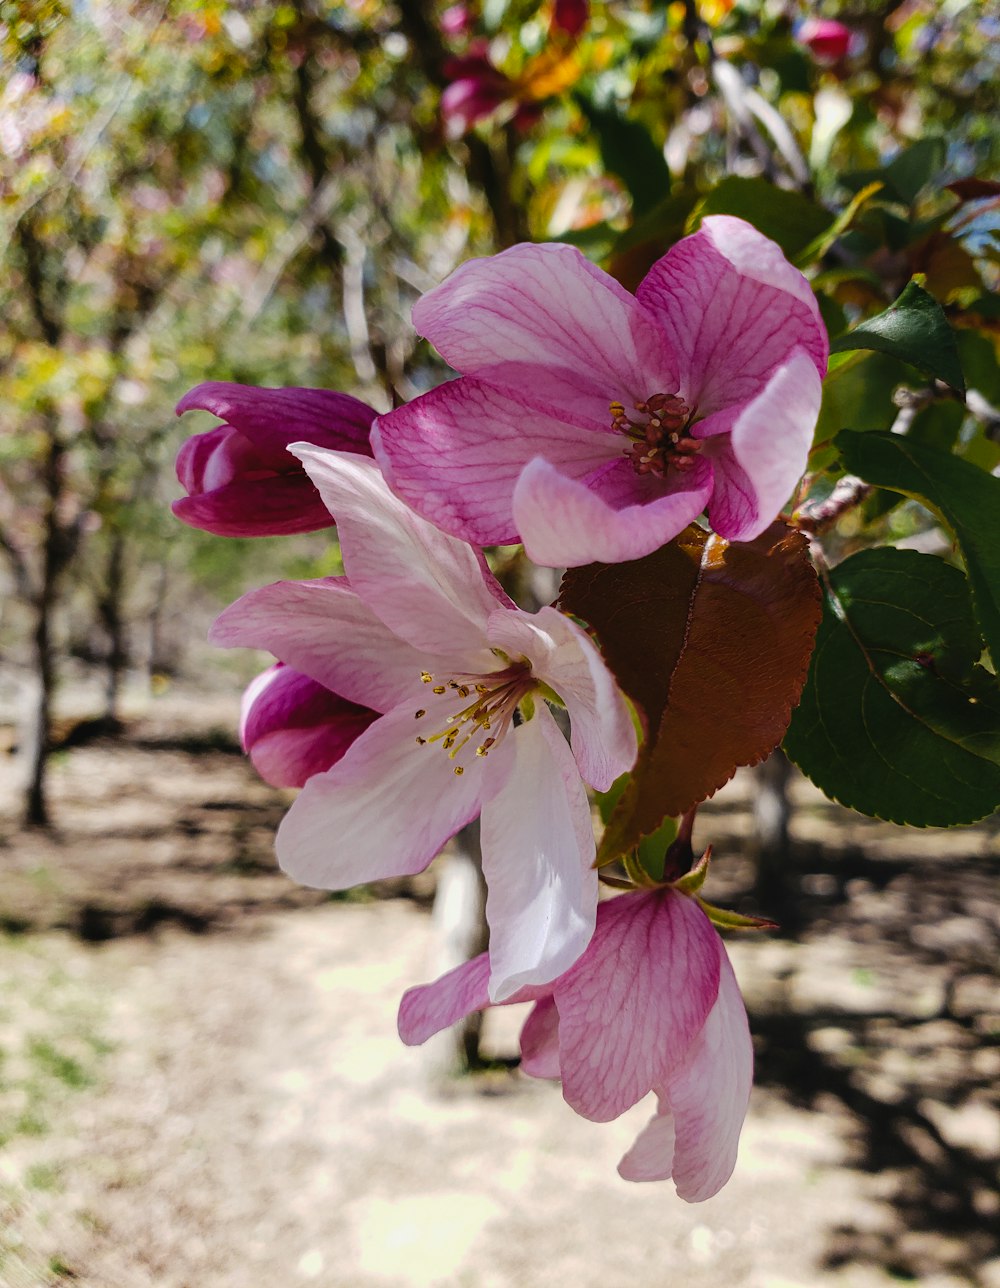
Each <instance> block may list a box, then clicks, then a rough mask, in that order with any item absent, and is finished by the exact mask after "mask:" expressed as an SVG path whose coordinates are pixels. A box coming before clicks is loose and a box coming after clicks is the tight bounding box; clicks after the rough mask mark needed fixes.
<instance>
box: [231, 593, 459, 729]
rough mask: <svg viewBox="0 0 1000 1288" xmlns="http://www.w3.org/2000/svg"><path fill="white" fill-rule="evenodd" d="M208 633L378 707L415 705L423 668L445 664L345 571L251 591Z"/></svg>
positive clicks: (420, 690)
mask: <svg viewBox="0 0 1000 1288" xmlns="http://www.w3.org/2000/svg"><path fill="white" fill-rule="evenodd" d="M208 637H209V639H210V640H211V642H212V643H213V644H217V645H220V646H221V647H223V648H259V649H266V650H267V651H268V652H269V653H273V654H274V656H275V657H277V658H280V660H281V661H282V662H285V663H287V664H288V665H289V666H293V667H295V669H296V670H297V671H302V672H303V673H304V674H305V675H308V676H310V677H311V678H312V679H313V680H316V681H317V682H318V683H319V684H322V685H323V686H324V688H327V689H330V690H331V691H332V692H334V693H339V694H342V695H343V696H344V697H345V698H349V699H350V700H351V701H352V702H357V703H359V704H360V705H361V706H365V707H371V708H373V709H374V710H376V711H389V710H391V709H392V708H393V707H395V706H396V705H397V704H398V703H400V702H404V701H407V700H410V699H412V701H413V706H414V708H416V707H417V706H418V705H419V702H420V699H421V697H422V690H423V686H422V685H421V683H420V675H421V672H422V671H424V670H431V671H432V673H433V668H435V667H437V666H438V664H439V663H440V664H441V665H446V663H445V661H444V659H442V658H440V657H439V656H437V655H431V654H427V653H423V652H420V651H418V650H417V649H415V648H413V646H412V645H411V644H408V643H406V642H405V641H404V640H401V639H399V637H398V636H396V635H394V634H393V633H392V631H390V630H389V628H388V627H387V626H386V625H385V623H384V622H383V621H382V620H381V619H380V618H378V617H376V616H375V614H374V613H373V612H372V611H371V609H370V608H368V607H367V605H366V604H364V603H363V601H362V600H361V599H360V598H359V596H358V595H356V594H355V592H354V591H353V590H351V588H350V586H349V585H348V583H347V579H346V578H344V577H321V578H318V579H317V580H315V581H277V582H274V583H273V584H272V585H270V586H262V587H261V588H260V589H259V590H251V591H250V592H249V593H248V594H246V595H244V596H243V597H242V598H241V599H238V600H237V601H236V603H235V604H230V606H229V607H228V608H227V609H226V610H225V611H224V612H223V613H222V614H220V616H219V617H218V618H217V619H216V621H215V624H214V625H213V626H212V629H211V630H210V632H209V636H208Z"/></svg>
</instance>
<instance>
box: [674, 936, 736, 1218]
mask: <svg viewBox="0 0 1000 1288" xmlns="http://www.w3.org/2000/svg"><path fill="white" fill-rule="evenodd" d="M752 1083H753V1044H752V1042H751V1040H750V1030H749V1028H748V1026H747V1014H746V1008H745V1007H744V1005H743V998H742V997H741V996H740V989H739V985H738V984H737V983H736V976H735V975H734V974H733V968H732V966H731V965H730V964H729V958H728V956H727V955H726V952H725V949H723V950H722V969H721V973H720V976H719V996H718V1000H717V1001H716V1004H715V1006H714V1007H713V1008H712V1011H711V1014H710V1015H709V1017H708V1019H707V1020H706V1022H705V1027H704V1028H703V1029H702V1031H701V1033H700V1034H699V1035H698V1037H697V1039H696V1040H695V1042H694V1045H693V1046H692V1048H691V1052H690V1055H689V1059H688V1062H687V1064H686V1065H685V1066H684V1067H683V1068H682V1069H679V1070H678V1071H677V1072H676V1073H675V1074H674V1075H673V1076H672V1077H671V1078H670V1079H669V1081H668V1082H667V1084H666V1086H665V1087H663V1088H661V1089H660V1094H661V1098H662V1099H663V1100H664V1101H665V1102H666V1104H667V1105H668V1106H669V1109H670V1111H671V1112H672V1113H673V1117H674V1129H675V1132H676V1143H675V1146H674V1159H673V1178H674V1184H675V1185H676V1187H677V1193H678V1194H679V1195H680V1197H681V1198H682V1199H686V1200H687V1201H688V1202H689V1203H700V1202H702V1200H703V1199H710V1198H711V1197H712V1195H713V1194H717V1193H718V1192H719V1190H721V1189H722V1187H723V1185H725V1183H726V1181H728V1180H729V1178H730V1176H731V1175H732V1172H733V1168H734V1167H735V1166H736V1153H737V1149H738V1146H739V1140H740V1132H741V1130H742V1128H743V1120H744V1118H745V1117H746V1112H747V1105H748V1103H749V1101H750V1087H751V1085H752Z"/></svg>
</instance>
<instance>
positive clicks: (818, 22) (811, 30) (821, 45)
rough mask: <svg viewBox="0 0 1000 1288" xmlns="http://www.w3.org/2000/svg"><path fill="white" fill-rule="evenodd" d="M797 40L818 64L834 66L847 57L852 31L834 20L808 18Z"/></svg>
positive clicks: (799, 31)
mask: <svg viewBox="0 0 1000 1288" xmlns="http://www.w3.org/2000/svg"><path fill="white" fill-rule="evenodd" d="M796 39H797V40H798V42H799V44H800V45H804V46H805V48H806V49H808V50H809V52H810V53H811V54H812V56H813V58H815V59H816V61H817V62H818V63H823V64H827V65H832V64H833V63H839V62H840V60H841V59H842V58H844V57H845V56H846V54H847V51H848V49H849V48H850V45H851V31H850V28H849V27H845V26H844V24H843V23H842V22H837V21H836V19H834V18H807V19H806V20H805V22H804V23H802V25H801V26H800V27H799V29H798V31H797V32H796Z"/></svg>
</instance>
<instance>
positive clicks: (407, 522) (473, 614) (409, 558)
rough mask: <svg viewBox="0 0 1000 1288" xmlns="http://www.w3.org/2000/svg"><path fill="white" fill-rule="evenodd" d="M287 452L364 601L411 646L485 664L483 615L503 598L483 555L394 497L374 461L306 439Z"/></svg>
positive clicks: (467, 665)
mask: <svg viewBox="0 0 1000 1288" xmlns="http://www.w3.org/2000/svg"><path fill="white" fill-rule="evenodd" d="M292 450H293V452H294V454H295V455H296V456H298V457H299V459H300V460H301V461H302V463H303V465H305V467H306V471H307V472H308V474H309V476H310V477H311V478H312V480H313V482H314V483H315V484H316V486H317V487H318V488H319V490H320V495H321V496H322V497H323V500H324V501H325V502H326V505H327V506H328V508H329V510H330V512H331V514H333V515H334V516H335V518H336V520H337V531H338V533H339V536H340V547H341V550H342V552H343V556H344V568H345V569H346V571H347V575H348V576H349V577H350V579H351V584H352V585H353V586H354V587H355V589H356V590H357V591H358V594H360V595H361V596H363V598H364V600H365V603H366V604H368V605H369V606H370V607H371V609H372V610H373V611H374V612H375V613H377V614H378V616H379V617H381V619H382V620H383V621H384V622H385V623H386V625H387V626H389V627H390V628H391V629H392V630H393V631H395V632H396V633H397V634H398V635H399V636H401V637H402V638H404V639H407V640H409V641H410V642H411V643H412V644H413V645H414V646H415V647H416V648H420V649H427V650H429V651H430V652H434V653H440V654H443V655H445V656H449V657H451V658H453V659H454V662H453V665H457V666H461V668H462V669H464V670H467V671H477V670H484V669H490V668H491V667H492V666H493V665H494V664H495V659H494V658H493V657H492V656H491V654H490V652H489V650H488V649H487V648H486V645H485V630H486V621H487V619H488V618H489V615H490V613H492V612H493V610H494V609H495V608H496V607H497V605H498V604H499V603H503V604H509V603H510V600H509V599H508V598H507V596H506V595H505V594H504V593H503V591H501V590H500V587H499V585H498V584H497V583H496V580H495V578H494V577H493V575H492V573H490V572H489V570H488V569H487V568H486V565H485V562H484V561H483V559H482V556H481V555H480V554H479V553H478V552H477V551H475V550H473V549H472V547H471V546H469V545H467V544H466V543H465V542H464V541H459V540H458V539H457V538H456V537H449V536H447V535H446V534H445V533H443V532H440V531H439V530H438V529H437V528H435V527H434V526H433V524H430V523H428V522H427V520H426V519H422V518H421V517H420V516H419V515H418V514H415V513H414V512H413V510H411V509H410V508H409V507H408V506H407V505H405V504H404V503H403V502H402V501H401V500H400V499H399V498H398V497H396V496H393V494H392V492H390V491H389V488H388V485H387V484H386V482H385V480H384V479H383V477H382V475H381V473H380V472H379V468H378V466H377V465H376V464H375V462H374V461H368V460H365V459H363V458H362V457H360V456H353V455H351V454H350V453H347V452H328V451H324V450H323V449H321V448H315V447H311V446H310V445H309V444H308V443H296V444H294V445H293V448H292Z"/></svg>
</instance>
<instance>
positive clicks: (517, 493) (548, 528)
mask: <svg viewBox="0 0 1000 1288" xmlns="http://www.w3.org/2000/svg"><path fill="white" fill-rule="evenodd" d="M637 481H638V479H637ZM711 492H712V467H711V466H710V465H709V464H708V462H707V461H704V460H698V461H697V462H696V464H695V467H694V469H692V470H689V471H688V472H687V473H685V474H683V475H680V476H679V477H678V481H677V482H676V484H674V486H673V490H672V491H669V492H666V493H664V495H662V496H660V497H658V498H657V499H656V500H653V501H648V502H646V503H644V504H637V505H630V506H627V507H625V508H624V509H613V508H612V507H611V506H610V505H608V504H607V502H606V501H604V500H603V499H602V497H600V496H599V495H597V493H596V492H595V491H593V490H592V489H591V488H588V487H587V486H586V485H585V484H583V483H579V482H577V481H576V479H571V478H568V477H567V476H566V475H565V474H563V473H562V472H561V471H559V470H558V469H556V468H555V467H554V466H552V465H550V464H549V463H548V462H547V461H543V460H541V459H540V458H538V457H536V458H535V459H534V460H533V461H531V462H530V463H529V464H528V465H527V466H526V467H525V469H524V471H523V473H522V474H521V477H520V478H519V479H518V482H517V486H516V487H515V489H514V506H513V509H514V521H515V523H516V524H517V528H518V531H519V532H520V534H521V540H522V541H523V542H524V548H525V550H526V552H527V554H528V557H529V558H530V559H533V560H534V561H535V563H539V564H546V565H548V566H549V567H552V568H559V567H578V566H580V565H581V564H588V563H593V562H594V561H600V562H601V563H622V562H624V561H626V560H629V559H640V558H641V557H642V556H643V555H648V554H650V552H651V551H653V550H658V549H659V548H660V546H662V545H664V544H666V542H668V541H670V540H672V539H673V538H674V537H676V536H677V534H678V533H679V532H683V530H684V529H685V528H686V527H687V525H688V524H689V523H691V522H692V521H693V520H694V519H696V518H697V517H698V515H699V514H701V512H702V510H703V509H704V508H705V505H706V503H707V501H708V498H709V496H710V495H711Z"/></svg>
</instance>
